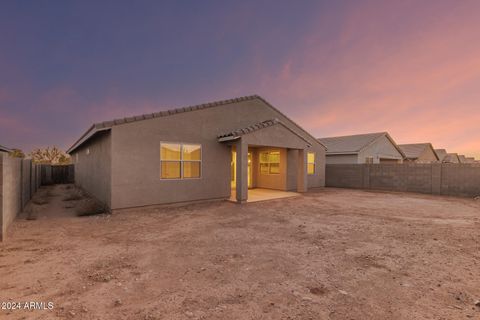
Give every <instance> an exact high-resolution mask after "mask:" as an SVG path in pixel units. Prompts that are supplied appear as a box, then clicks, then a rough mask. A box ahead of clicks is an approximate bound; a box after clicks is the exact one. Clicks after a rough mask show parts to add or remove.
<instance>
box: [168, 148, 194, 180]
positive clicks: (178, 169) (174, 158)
mask: <svg viewBox="0 0 480 320" xmlns="http://www.w3.org/2000/svg"><path fill="white" fill-rule="evenodd" d="M201 166H202V147H201V145H199V144H180V143H161V144H160V178H161V179H189V178H200V176H201Z"/></svg>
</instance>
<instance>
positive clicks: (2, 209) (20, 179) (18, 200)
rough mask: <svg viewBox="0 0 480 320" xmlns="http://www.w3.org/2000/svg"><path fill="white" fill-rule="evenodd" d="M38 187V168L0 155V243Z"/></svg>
mask: <svg viewBox="0 0 480 320" xmlns="http://www.w3.org/2000/svg"><path fill="white" fill-rule="evenodd" d="M39 187H40V170H39V166H38V165H36V164H33V163H32V161H31V160H29V159H19V158H12V157H10V156H9V155H7V154H0V241H3V240H5V237H6V233H7V229H8V227H9V226H10V224H11V223H12V222H13V220H14V219H15V217H16V216H17V215H18V214H19V213H20V212H21V211H22V210H23V208H25V206H26V204H27V203H28V201H29V200H30V199H31V198H32V197H33V195H34V194H35V192H36V191H37V190H38V188H39Z"/></svg>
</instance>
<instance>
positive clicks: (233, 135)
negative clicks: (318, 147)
mask: <svg viewBox="0 0 480 320" xmlns="http://www.w3.org/2000/svg"><path fill="white" fill-rule="evenodd" d="M275 125H281V126H283V127H285V128H286V129H287V130H289V131H290V132H292V133H293V134H295V135H296V136H298V137H299V138H300V139H302V140H303V141H305V142H306V143H307V144H308V145H310V142H309V141H308V140H306V139H305V138H304V137H302V136H301V135H299V134H298V133H296V132H295V131H293V130H292V129H290V128H289V127H288V126H286V125H285V124H284V123H283V122H282V121H280V120H278V119H270V120H265V121H262V122H259V123H255V124H253V125H251V126H248V127H245V128H241V129H236V130H234V131H231V132H227V133H224V134H221V135H219V136H218V137H217V138H218V141H219V142H224V141H232V140H236V139H239V138H240V137H241V136H243V135H245V134H249V133H252V132H255V131H258V130H262V129H265V128H268V127H272V126H275Z"/></svg>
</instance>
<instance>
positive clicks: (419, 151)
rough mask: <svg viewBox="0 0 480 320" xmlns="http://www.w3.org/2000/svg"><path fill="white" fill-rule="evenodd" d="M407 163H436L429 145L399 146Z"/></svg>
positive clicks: (431, 147) (435, 157)
mask: <svg viewBox="0 0 480 320" xmlns="http://www.w3.org/2000/svg"><path fill="white" fill-rule="evenodd" d="M398 146H399V147H400V149H402V151H403V153H404V154H405V157H406V158H407V160H408V161H413V162H416V163H432V162H435V161H438V160H439V159H438V157H437V154H436V153H435V150H434V149H433V146H432V144H431V143H412V144H399V145H398Z"/></svg>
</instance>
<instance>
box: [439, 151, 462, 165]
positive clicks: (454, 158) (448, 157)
mask: <svg viewBox="0 0 480 320" xmlns="http://www.w3.org/2000/svg"><path fill="white" fill-rule="evenodd" d="M443 162H453V163H456V162H460V159H459V158H458V154H456V153H447V155H446V156H445V158H443Z"/></svg>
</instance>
